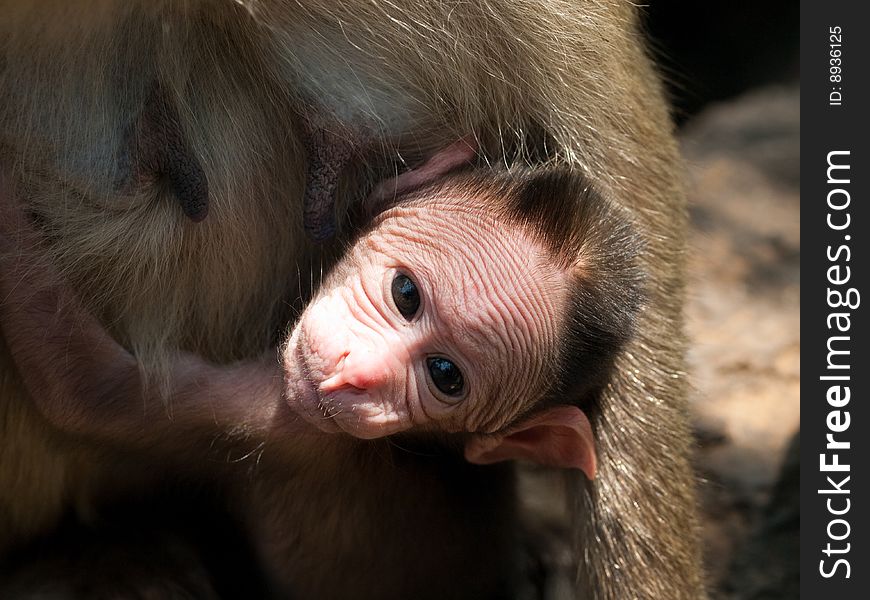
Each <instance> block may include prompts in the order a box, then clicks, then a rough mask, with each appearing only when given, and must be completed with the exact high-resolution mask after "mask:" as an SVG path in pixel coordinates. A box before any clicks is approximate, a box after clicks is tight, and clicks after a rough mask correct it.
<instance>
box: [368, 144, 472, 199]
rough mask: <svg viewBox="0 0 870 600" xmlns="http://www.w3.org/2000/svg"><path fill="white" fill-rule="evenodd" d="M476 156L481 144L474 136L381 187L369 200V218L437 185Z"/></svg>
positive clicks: (384, 183)
mask: <svg viewBox="0 0 870 600" xmlns="http://www.w3.org/2000/svg"><path fill="white" fill-rule="evenodd" d="M476 155H477V143H476V142H475V140H474V139H473V138H472V137H471V136H465V137H463V138H460V139H459V140H457V141H455V142H453V143H452V144H450V145H449V146H447V147H446V148H444V149H443V150H440V151H438V153H436V154H435V155H433V156H432V157H431V158H429V160H427V161H426V162H425V163H423V164H422V165H420V166H419V167H417V168H415V169H411V170H410V171H407V172H405V173H402V174H401V175H398V176H397V177H392V178H390V179H387V180H386V181H382V182H381V183H379V184H378V185H377V186H375V189H373V190H372V193H371V194H369V197H368V198H366V200H365V203H364V206H365V208H366V210H367V211H368V213H369V214H375V213H376V212H380V211H381V210H382V209H383V207H384V206H385V205H389V203H390V202H391V201H392V200H393V199H395V198H396V197H397V196H401V195H402V194H404V193H405V192H408V191H410V190H412V189H414V188H416V187H420V186H421V185H423V184H426V183H429V182H430V181H435V180H436V179H438V178H439V177H441V176H442V175H446V174H447V173H449V172H450V171H452V170H454V169H457V168H459V167H461V166H462V165H464V164H466V163H470V162H471V161H473V160H474V157H475V156H476Z"/></svg>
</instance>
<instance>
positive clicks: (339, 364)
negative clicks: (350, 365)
mask: <svg viewBox="0 0 870 600" xmlns="http://www.w3.org/2000/svg"><path fill="white" fill-rule="evenodd" d="M348 354H350V352H344V353H342V355H341V356H340V357H339V358H338V362H336V363H335V372H336V373H339V372H341V370H342V369H343V368H344V361H345V359H346V358H347V355H348Z"/></svg>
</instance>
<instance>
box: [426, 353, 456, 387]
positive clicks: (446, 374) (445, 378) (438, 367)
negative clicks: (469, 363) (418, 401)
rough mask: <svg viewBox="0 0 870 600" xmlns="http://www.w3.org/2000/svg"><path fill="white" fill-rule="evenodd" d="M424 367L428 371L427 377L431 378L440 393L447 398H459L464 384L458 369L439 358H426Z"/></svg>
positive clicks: (449, 362) (444, 359)
mask: <svg viewBox="0 0 870 600" xmlns="http://www.w3.org/2000/svg"><path fill="white" fill-rule="evenodd" d="M426 366H427V367H428V369H429V375H430V376H431V377H432V383H434V384H435V387H437V388H438V389H439V390H440V391H441V392H442V393H444V394H447V395H448V396H459V395H461V394H462V388H463V385H464V384H465V382H464V380H463V379H462V371H460V370H459V367H457V366H456V365H455V364H453V363H452V362H451V361H449V360H447V359H446V358H441V357H440V356H433V357H431V358H427V359H426Z"/></svg>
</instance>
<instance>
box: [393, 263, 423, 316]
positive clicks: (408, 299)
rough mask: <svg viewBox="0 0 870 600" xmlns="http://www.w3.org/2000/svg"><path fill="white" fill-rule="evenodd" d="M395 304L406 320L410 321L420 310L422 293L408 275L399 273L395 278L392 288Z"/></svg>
mask: <svg viewBox="0 0 870 600" xmlns="http://www.w3.org/2000/svg"><path fill="white" fill-rule="evenodd" d="M391 291H392V294H393V302H395V304H396V308H398V309H399V312H400V313H401V314H402V316H403V317H405V319H407V320H408V321H410V320H411V319H413V318H414V315H416V314H417V311H418V310H419V309H420V292H418V291H417V285H416V284H415V283H414V282H413V281H411V278H410V277H408V276H407V275H404V274H402V273H399V274H398V275H396V276H395V277H394V278H393V284H392V286H391Z"/></svg>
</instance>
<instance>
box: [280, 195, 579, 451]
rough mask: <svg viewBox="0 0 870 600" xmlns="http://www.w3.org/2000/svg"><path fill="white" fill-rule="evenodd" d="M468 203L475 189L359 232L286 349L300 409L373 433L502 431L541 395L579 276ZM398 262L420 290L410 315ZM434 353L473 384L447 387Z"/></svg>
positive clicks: (323, 421) (335, 425)
mask: <svg viewBox="0 0 870 600" xmlns="http://www.w3.org/2000/svg"><path fill="white" fill-rule="evenodd" d="M467 207H468V202H467V199H462V198H439V199H424V200H422V201H419V202H413V203H411V204H403V205H402V206H400V207H397V208H393V209H390V210H388V211H387V212H385V213H383V214H382V215H381V216H380V217H379V219H378V223H377V225H376V227H375V229H374V230H372V231H371V232H370V233H369V234H367V235H366V236H364V237H363V238H362V239H361V240H359V242H358V243H357V244H355V245H354V247H353V248H352V249H351V250H350V252H349V254H348V256H347V258H346V260H345V261H344V263H343V265H342V267H339V268H338V269H337V270H336V272H335V273H334V274H333V275H332V276H331V277H329V278H328V279H327V280H326V281H325V282H324V289H325V292H324V293H322V294H321V295H319V296H318V297H317V298H315V299H314V300H313V301H312V303H311V305H310V306H309V307H308V309H306V311H305V313H304V314H303V316H302V318H301V320H300V322H299V324H298V325H297V327H296V329H295V330H294V332H293V335H292V336H291V338H290V340H289V342H288V344H287V346H286V348H285V349H284V352H283V354H282V356H283V362H284V370H285V372H286V374H287V381H288V392H287V396H288V398H289V399H290V402H291V404H292V405H293V406H294V409H295V410H296V411H297V412H299V413H300V414H302V415H303V416H305V417H306V418H308V419H309V420H310V421H311V422H312V423H313V424H315V425H317V426H319V427H320V428H321V429H322V430H324V431H329V432H334V431H344V432H346V433H349V434H351V435H353V436H355V437H360V438H375V437H381V436H383V435H389V434H392V433H397V432H400V431H404V430H407V429H410V428H412V427H416V428H423V429H426V428H429V427H433V426H434V427H437V428H438V429H441V430H446V431H472V432H475V431H480V432H493V431H496V430H498V429H500V428H502V427H504V426H505V425H506V424H507V423H508V422H510V421H511V420H512V419H513V418H514V417H515V416H516V415H517V414H518V412H520V411H521V410H522V409H525V408H527V406H528V404H529V402H530V401H532V400H533V399H535V398H536V393H535V391H536V390H538V389H541V387H542V384H543V382H541V381H540V376H541V374H542V373H543V370H544V364H545V360H546V358H547V357H546V356H545V351H546V349H548V348H553V347H554V344H555V339H556V332H557V330H558V328H559V315H560V314H561V310H560V308H561V306H562V303H563V302H564V298H565V295H566V293H567V290H565V289H561V290H560V289H559V287H560V286H559V278H558V274H557V273H555V272H553V270H552V269H549V268H547V266H546V257H545V256H544V255H543V254H542V252H541V251H540V249H539V248H537V247H536V246H535V245H534V244H532V243H531V242H529V241H528V240H526V239H524V238H523V237H522V236H517V235H515V234H514V233H512V232H511V233H508V232H505V230H504V227H503V226H502V225H501V224H500V223H498V222H497V221H495V219H493V218H491V217H489V216H488V215H485V214H483V215H481V214H476V213H472V212H470V211H469V210H468V208H467ZM478 212H480V211H478ZM459 249H461V250H459ZM482 265H485V268H482ZM348 267H349V268H348ZM397 273H403V274H405V275H408V276H410V277H411V279H412V280H413V281H414V282H415V283H416V285H417V288H418V290H419V293H420V297H421V308H420V310H419V311H418V313H417V315H416V316H415V317H414V318H413V319H412V320H411V321H410V322H409V321H408V320H407V319H406V318H405V317H403V316H402V315H401V313H400V312H399V311H398V309H397V308H396V306H395V302H394V301H393V299H392V296H391V293H390V283H391V282H392V280H393V277H394V276H395V275H396V274H397ZM427 356H438V357H445V358H448V359H450V360H451V361H453V362H454V363H455V364H456V365H457V366H459V368H460V370H461V371H462V374H463V377H464V381H465V386H466V388H467V390H466V392H465V393H464V394H462V395H461V396H459V397H457V398H454V397H449V396H447V395H445V394H444V393H442V392H440V391H439V390H438V389H437V388H436V386H435V385H434V383H433V382H432V380H431V378H430V377H429V376H428V374H427V368H426V364H425V359H426V357H427ZM502 390H511V393H510V394H504V393H503V392H502Z"/></svg>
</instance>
